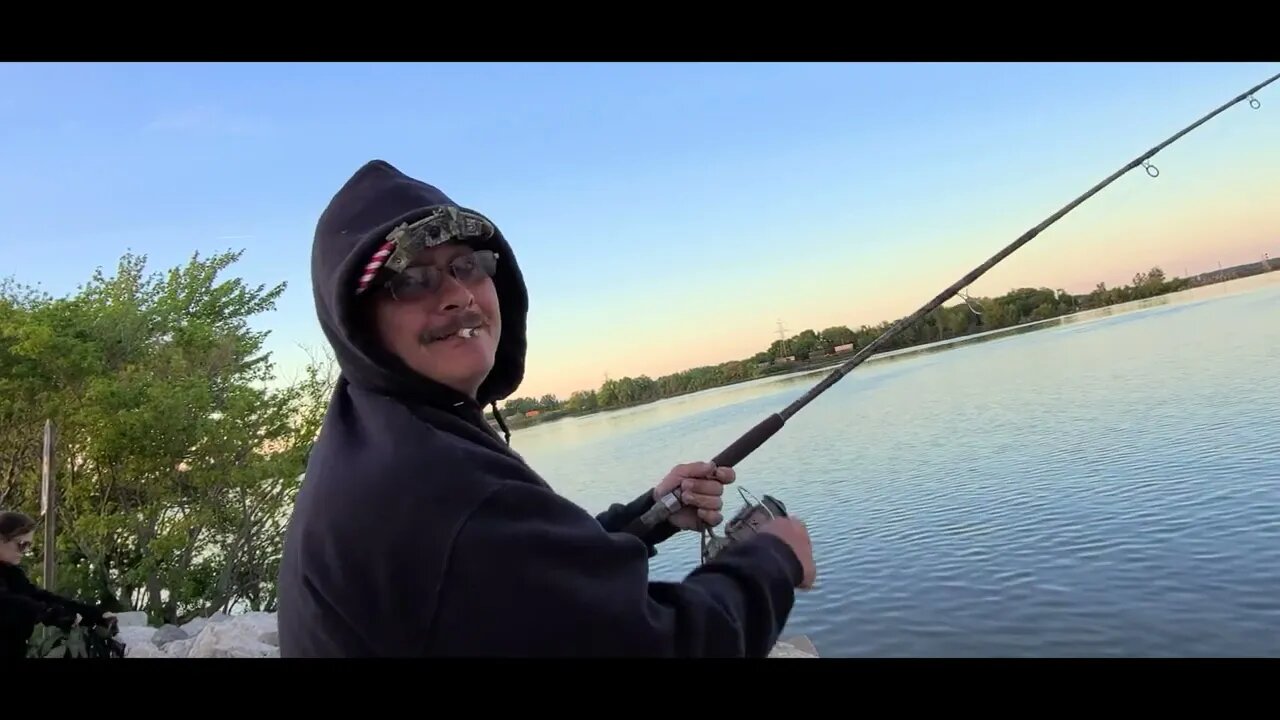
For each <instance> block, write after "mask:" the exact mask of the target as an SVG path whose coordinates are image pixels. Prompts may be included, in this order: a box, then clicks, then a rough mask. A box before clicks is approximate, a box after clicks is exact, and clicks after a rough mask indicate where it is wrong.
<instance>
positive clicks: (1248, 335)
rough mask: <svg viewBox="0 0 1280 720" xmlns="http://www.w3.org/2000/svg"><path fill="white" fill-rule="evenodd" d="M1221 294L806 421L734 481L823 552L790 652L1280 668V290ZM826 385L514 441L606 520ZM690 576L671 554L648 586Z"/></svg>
mask: <svg viewBox="0 0 1280 720" xmlns="http://www.w3.org/2000/svg"><path fill="white" fill-rule="evenodd" d="M1206 290H1208V289H1206ZM1214 292H1218V293H1219V294H1218V295H1211V296H1209V297H1208V299H1200V300H1196V301H1195V302H1187V303H1186V304H1184V305H1181V306H1176V308H1174V307H1170V306H1164V307H1160V308H1156V309H1154V310H1152V311H1146V312H1140V313H1134V314H1131V315H1127V316H1126V315H1117V316H1112V317H1110V318H1104V319H1100V320H1094V321H1091V322H1089V323H1086V324H1064V325H1061V326H1059V327H1055V328H1051V329H1047V330H1043V331H1040V332H1036V333H1028V334H1023V335H1016V336H1012V337H1007V338H1003V339H999V340H995V341H991V342H988V343H982V344H974V345H970V346H966V347H964V348H959V349H955V350H952V351H949V352H945V353H938V354H933V355H928V356H924V357H917V358H907V359H902V360H897V361H894V362H892V363H884V364H872V365H868V366H864V367H863V368H859V370H858V371H857V372H856V373H855V374H853V375H851V376H850V377H849V378H848V379H847V380H845V381H842V382H841V383H840V384H839V385H837V386H835V387H833V388H832V389H831V390H830V391H829V392H828V393H826V394H824V395H823V396H822V397H820V398H819V399H818V400H816V401H814V402H813V403H812V404H811V405H810V406H809V407H808V408H806V409H805V411H804V412H802V413H800V414H799V415H797V416H795V417H794V418H793V419H792V420H791V421H790V422H789V423H788V425H787V427H785V428H784V429H783V430H782V431H781V432H780V433H778V435H776V436H775V437H774V438H773V439H771V440H770V442H769V444H768V445H766V446H765V447H764V448H762V449H761V450H759V451H757V452H756V453H755V454H754V455H752V456H751V457H750V458H748V459H747V460H746V461H745V462H744V463H742V465H740V466H739V468H738V476H739V479H740V482H741V483H742V484H743V485H744V486H745V487H747V488H748V489H750V490H751V491H752V492H754V493H755V494H757V495H759V494H762V493H765V492H768V493H770V494H773V495H776V496H777V497H779V498H781V499H783V501H784V502H786V503H787V506H788V507H789V508H790V509H791V511H792V513H793V514H795V515H797V516H799V517H801V518H803V519H804V520H805V521H806V523H807V524H808V525H809V528H810V531H811V534H812V537H813V542H814V552H815V556H816V558H817V561H818V565H819V581H818V586H817V587H816V588H814V589H813V590H812V591H810V592H807V593H802V594H800V595H799V597H798V599H797V603H796V607H795V611H794V613H793V614H792V618H791V621H790V624H789V627H788V629H787V632H788V633H801V632H802V633H807V634H809V635H810V636H811V637H812V638H813V640H814V641H815V643H816V644H817V646H818V648H819V650H820V651H821V652H822V654H823V655H826V656H921V655H927V656H1153V657H1154V656H1162V657H1168V656H1185V655H1201V656H1230V655H1246V656H1280V631H1277V628H1280V436H1278V435H1277V434H1276V428H1277V427H1280V393H1277V392H1275V390H1274V386H1275V380H1274V373H1275V368H1277V367H1280V362H1276V361H1277V360H1280V355H1277V351H1276V348H1278V347H1280V323H1275V322H1267V323H1263V322H1259V321H1258V314H1259V313H1267V312H1269V313H1271V315H1273V316H1275V315H1277V313H1275V308H1277V307H1280V286H1274V285H1273V286H1267V287H1265V288H1263V289H1261V290H1256V291H1254V292H1252V293H1248V294H1236V295H1233V294H1227V293H1224V292H1221V291H1214ZM1197 297H1199V296H1193V297H1192V299H1193V300H1195V299H1196V298H1197ZM1175 309H1176V311H1174V310H1175ZM1246 309H1247V311H1246ZM816 380H817V376H811V377H808V378H802V379H800V380H790V379H784V380H781V381H777V384H776V386H773V387H772V389H770V386H769V385H768V384H767V383H766V384H763V385H755V386H752V387H751V388H747V389H743V390H736V391H732V392H728V391H725V392H722V393H721V394H720V395H716V396H714V398H718V399H716V400H715V401H714V402H712V401H711V400H705V401H699V400H689V401H687V402H686V404H685V405H682V406H680V407H681V408H683V409H680V410H678V411H677V410H672V409H665V410H663V409H655V410H653V411H651V412H653V413H656V414H655V415H653V416H652V417H659V418H661V422H658V421H656V420H653V421H651V420H646V418H647V417H650V416H646V415H645V414H644V412H632V413H631V414H629V415H627V416H626V417H627V418H628V419H627V420H626V421H625V422H626V423H630V424H619V425H616V426H609V427H611V428H613V429H612V430H611V431H610V432H603V431H601V432H597V433H596V434H595V435H590V436H586V435H584V436H582V437H583V438H586V439H579V440H575V441H573V442H569V441H567V440H557V441H556V442H551V441H550V440H546V441H544V443H543V444H541V445H539V444H538V441H537V439H536V438H537V436H536V435H525V436H524V437H522V436H521V435H520V434H517V437H516V441H517V445H518V446H519V447H520V448H521V451H522V452H524V453H525V454H526V456H527V457H529V458H530V460H531V462H533V464H534V466H535V467H538V468H539V469H540V470H542V471H543V473H544V474H545V475H547V476H548V477H549V478H551V479H552V481H553V482H555V483H556V484H557V486H558V487H561V488H562V489H563V490H564V491H567V492H568V493H569V494H570V495H572V496H573V497H574V498H575V499H576V500H578V501H579V502H582V503H583V504H584V505H586V506H587V507H590V508H595V509H599V508H602V507H603V506H604V505H605V504H607V503H609V502H615V501H617V500H619V499H625V498H629V497H632V496H634V494H635V491H636V488H637V487H643V486H644V485H646V484H651V483H652V482H655V481H656V480H657V478H658V477H660V476H661V474H662V473H663V472H665V470H666V468H667V467H669V466H670V465H672V464H674V463H676V462H683V461H686V460H689V459H693V458H698V457H705V456H707V455H710V454H713V453H714V452H716V451H718V450H719V449H720V448H721V447H723V446H724V445H725V444H726V443H727V442H728V441H730V440H732V439H733V438H734V437H736V436H737V435H738V434H739V433H741V432H743V431H744V430H746V429H747V428H749V427H751V426H752V425H754V424H755V423H756V422H757V421H759V419H760V418H761V417H763V416H764V415H765V414H767V413H768V412H772V411H774V410H777V409H779V408H781V407H782V406H783V405H785V403H786V402H789V401H790V400H791V399H793V398H795V397H797V396H799V395H800V394H801V393H803V392H804V391H805V390H807V389H808V388H809V387H811V385H812V383H813V382H815V381H816ZM734 393H739V394H737V395H735V394H734ZM734 398H737V399H734ZM699 403H702V404H699ZM605 417H607V416H605ZM588 420H589V421H590V420H592V419H588ZM597 422H598V423H604V422H605V421H603V420H601V421H597ZM608 422H612V423H623V421H621V420H609V421H608ZM584 423H588V421H584ZM588 426H589V423H588ZM567 427H568V426H566V428H567ZM557 432H564V433H568V432H569V430H567V429H566V430H563V431H557ZM574 432H577V431H576V430H575V431H574ZM583 432H586V431H583ZM547 436H548V437H551V435H550V433H548V434H547ZM525 438H529V440H528V446H526V445H524V444H522V443H524V442H525ZM601 467H609V468H611V470H610V472H609V473H608V475H609V477H610V479H608V480H606V481H603V482H602V481H601V474H600V472H599V468H601ZM613 478H616V479H613ZM737 504H738V500H737V497H736V494H735V495H733V496H731V500H730V506H731V509H736V507H737ZM696 558H697V538H696V537H695V536H693V535H692V534H685V535H682V536H680V537H677V538H675V539H673V540H671V541H669V542H668V543H666V544H665V545H664V546H663V547H662V549H661V553H660V554H659V555H658V557H657V558H655V559H654V563H653V571H654V575H655V577H662V578H678V577H681V576H682V575H683V574H684V573H686V572H688V570H690V569H691V568H692V567H693V565H694V563H695V562H696Z"/></svg>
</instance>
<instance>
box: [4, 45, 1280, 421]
mask: <svg viewBox="0 0 1280 720" xmlns="http://www.w3.org/2000/svg"><path fill="white" fill-rule="evenodd" d="M1277 71H1280V66H1276V65H1275V64H1251V63H1242V64H1233V63H1205V64H1177V63H1170V64H1157V63H1152V64H1105V63H1081V64H1055V63H1048V64H1031V63H1028V64H1020V63H1013V64H985V63H959V64H928V63H918V64H873V63H850V64H803V63H797V64H741V65H738V64H712V63H706V64H703V63H695V64H641V63H636V64H632V63H618V64H610V63H602V64H497V63H495V64H475V65H469V64H463V65H448V64H446V65H435V64H405V65H399V64H369V65H358V64H354V65H348V64H321V63H317V64H279V65H276V64H265V65H258V64H239V63H235V64H189V65H188V64H101V65H95V64H61V63H60V64H49V65H40V64H16V63H15V64H5V65H0V157H3V162H0V248H2V249H3V257H4V259H5V262H4V268H3V269H2V270H0V276H12V277H14V278H15V279H17V280H19V281H21V282H24V283H28V284H33V285H39V286H40V287H41V288H43V289H44V290H46V291H48V292H51V293H53V294H55V295H62V294H67V293H71V292H74V291H75V289H76V287H77V286H78V285H79V284H80V283H83V282H85V281H86V280H88V279H89V277H90V276H91V274H92V273H93V271H94V270H95V269H96V268H99V267H101V268H103V269H104V270H107V271H110V270H112V269H113V268H114V267H115V264H116V263H117V261H118V260H119V258H120V256H121V255H122V254H123V253H125V252H127V251H133V252H136V253H142V254H145V255H147V256H148V258H149V267H150V268H151V269H153V270H163V269H166V268H168V267H171V266H174V265H178V264H181V263H183V262H185V261H186V260H187V259H188V258H189V257H190V256H191V254H192V253H193V252H196V251H199V252H200V253H201V254H203V255H208V254H210V253H214V252H218V251H221V250H228V249H232V250H239V249H243V250H244V251H245V254H244V257H243V259H242V260H241V261H240V263H238V264H237V265H235V266H233V268H232V272H234V273H235V274H238V275H240V276H242V277H244V278H245V279H246V280H247V281H248V282H250V283H254V284H257V283H266V284H274V283H278V282H282V281H283V282H287V283H288V290H287V291H286V292H285V294H284V296H283V298H282V299H281V301H280V303H279V305H278V307H277V309H276V310H275V311H274V312H271V313H269V314H265V315H263V316H260V317H258V318H256V320H255V325H256V326H257V327H259V328H263V329H270V330H271V331H272V333H271V338H270V340H269V342H268V349H270V350H271V351H272V352H273V353H274V355H275V360H276V362H277V364H278V366H279V367H278V369H279V371H280V373H281V374H282V376H286V377H287V376H291V375H292V374H294V373H296V372H297V370H298V368H299V367H300V366H301V364H302V363H304V362H305V361H306V360H307V353H306V351H305V348H313V349H314V348H319V347H320V346H321V345H322V344H323V343H324V338H323V336H322V335H321V334H320V331H319V328H318V325H317V323H316V320H315V311H314V307H313V305H312V299H311V289H310V277H309V275H308V270H309V254H310V244H311V241H312V234H313V232H314V229H315V223H316V220H317V218H318V217H319V214H320V213H321V211H322V210H323V209H324V206H325V204H326V203H327V202H328V201H329V199H330V198H331V197H332V195H333V193H334V192H335V191H336V190H337V189H338V188H339V187H340V186H341V185H342V183H343V182H345V181H346V179H347V178H348V177H349V176H350V174H351V173H352V172H353V171H355V169H356V168H358V167H359V166H360V165H361V164H363V163H364V162H366V161H368V160H370V159H374V158H381V159H384V160H387V161H388V162H391V163H392V164H394V165H396V166H398V167H399V168H400V169H402V170H404V171H405V172H407V173H409V174H410V175H414V176H415V177H419V178H421V179H423V180H425V181H427V182H430V183H432V184H434V185H437V186H438V187H440V188H441V189H443V190H444V191H445V192H446V193H448V194H449V195H450V196H451V197H453V198H454V199H455V200H456V201H458V202H460V203H461V204H463V205H466V206H469V207H473V208H475V209H477V210H480V211H481V212H483V213H485V214H486V215H488V216H489V217H491V218H492V219H493V220H494V221H495V222H496V223H497V224H498V226H499V227H501V228H502V230H503V232H504V233H505V234H506V236H507V238H508V239H509V240H510V241H511V242H512V244H513V245H514V247H515V250H516V253H517V255H518V257H519V261H520V263H521V266H522V268H523V270H524V272H525V276H526V280H527V281H528V284H529V290H530V294H531V308H530V319H529V339H530V342H529V345H530V349H529V360H528V371H527V374H526V381H525V385H524V386H523V387H522V388H521V389H520V390H519V392H518V394H520V395H535V396H536V395H541V394H544V393H555V394H557V395H559V396H560V397H561V398H565V397H567V396H568V395H569V393H570V392H572V391H573V390H577V389H586V388H594V387H597V386H599V384H600V382H601V381H602V380H603V379H604V376H605V374H606V373H608V375H609V376H610V377H615V378H617V377H622V376H624V375H633V376H634V375H639V374H648V375H649V376H651V377H657V376H659V375H662V374H665V373H668V372H673V371H677V370H682V369H685V368H688V367H692V366H695V365H700V364H707V363H717V362H722V361H725V360H732V359H741V358H744V357H748V356H750V355H752V354H754V353H756V352H758V351H760V350H763V349H765V348H766V347H767V346H768V345H769V343H770V342H772V341H773V340H775V339H776V329H777V324H778V321H779V320H781V321H782V323H783V324H784V325H785V326H786V328H787V329H788V330H789V331H790V332H791V333H795V332H799V331H800V330H803V329H805V328H812V329H814V330H821V329H822V328H825V327H828V326H831V325H840V324H844V325H849V326H851V327H855V328H856V327H857V326H858V325H861V324H863V323H867V324H874V323H877V322H879V321H881V320H891V319H896V318H897V317H900V316H902V315H904V314H906V313H909V312H910V311H912V310H914V309H915V308H916V307H918V306H919V305H920V304H922V303H923V302H924V301H926V300H928V299H929V298H931V297H933V296H934V295H935V294H936V293H937V292H938V291H939V290H941V289H942V288H943V287H944V286H946V285H948V284H949V283H951V282H952V281H954V280H955V279H956V278H958V277H960V276H961V275H963V274H964V273H965V272H967V271H968V270H969V269H970V268H971V267H973V266H974V265H977V264H978V263H979V262H981V261H982V260H984V259H986V258H987V257H988V256H990V255H991V254H992V253H994V252H995V251H996V250H998V249H999V248H1000V247H1002V246H1004V245H1005V244H1007V243H1008V242H1010V241H1012V240H1013V239H1014V238H1016V237H1017V236H1018V235H1020V234H1022V233H1023V232H1025V231H1026V230H1028V229H1029V228H1031V227H1033V226H1034V225H1036V224H1037V223H1039V222H1040V221H1041V220H1043V219H1044V218H1045V217H1046V216H1048V215H1049V214H1051V213H1052V212H1054V211H1055V210H1057V209H1058V208H1059V207H1061V206H1062V205H1064V204H1066V203H1067V202H1069V201H1070V200H1072V199H1073V198H1075V197H1076V196H1077V195H1079V194H1080V193H1082V192H1084V191H1085V190H1087V189H1088V188H1089V187H1091V186H1092V185H1093V184H1095V183H1097V182H1098V181H1100V180H1102V179H1103V178H1105V177H1106V176H1108V175H1109V174H1111V173H1112V172H1114V171H1115V170H1116V169H1118V168H1119V167H1121V166H1122V165H1123V164H1124V163H1126V162H1128V161H1129V160H1131V159H1133V158H1134V157H1135V156H1137V155H1139V154H1140V153H1142V152H1143V151H1145V150H1147V149H1148V148H1150V147H1152V146H1153V145H1155V144H1157V143H1158V142H1160V141H1162V140H1164V139H1165V138H1166V137H1168V136H1169V135H1170V134H1172V133H1173V132H1176V131H1177V130H1179V129H1180V128H1182V127H1183V126H1185V125H1187V124H1188V123H1190V122H1192V121H1194V120H1196V119H1197V118H1198V117H1200V116H1201V115H1203V114H1204V113H1206V112H1208V111H1210V110H1212V109H1213V108H1215V107H1217V106H1218V105H1220V104H1222V103H1223V102H1225V101H1227V100H1230V99H1231V98H1233V97H1235V96H1236V95H1237V94H1239V93H1240V92H1242V91H1244V90H1246V89H1248V88H1249V87H1252V86H1253V85H1255V84H1257V83H1259V82H1261V81H1263V80H1265V79H1266V78H1267V77H1269V76H1271V75H1273V74H1275V73H1276V72H1277ZM1258 100H1260V101H1261V103H1262V106H1261V109H1259V110H1254V109H1252V108H1250V107H1249V105H1248V104H1247V103H1241V104H1239V105H1237V106H1235V107H1233V108H1231V109H1230V110H1228V111H1227V112H1226V113H1224V114H1223V115H1220V116H1219V117H1217V118H1215V119H1213V120H1212V121H1210V122H1209V123H1207V124H1206V125H1204V126H1201V127H1200V128H1198V129H1196V130H1194V131H1192V132H1191V133H1190V134H1189V135H1187V136H1186V137H1184V138H1182V139H1181V140H1180V141H1179V142H1177V143H1176V144H1174V145H1173V146H1171V147H1169V148H1167V149H1165V150H1164V151H1162V152H1161V153H1160V154H1159V155H1157V156H1156V157H1155V159H1154V160H1153V162H1154V164H1155V165H1156V166H1157V167H1158V168H1159V170H1160V176H1159V177H1158V178H1156V179H1152V178H1150V177H1148V176H1147V174H1146V173H1145V172H1143V170H1142V169H1141V168H1138V169H1136V170H1134V171H1132V172H1131V173H1129V174H1128V175H1126V176H1125V177H1123V178H1122V179H1120V180H1119V181H1117V182H1116V183H1114V184H1113V185H1111V186H1110V187H1108V188H1107V189H1105V190H1104V191H1103V192H1102V193H1100V194H1099V195H1097V196H1096V197H1094V198H1093V199H1091V200H1089V201H1088V202H1087V203H1086V204H1084V205H1083V206H1081V207H1080V208H1078V209H1077V210H1075V211H1073V212H1072V213H1071V214H1069V215H1067V216H1066V217H1065V218H1064V219H1062V220H1061V221H1060V222H1058V223H1057V224H1055V225H1054V226H1052V227H1051V228H1050V229H1049V230H1047V231H1046V232H1044V233H1043V234H1042V235H1041V236H1040V237H1039V238H1037V239H1035V240H1033V241H1032V243H1031V244H1029V245H1027V246H1026V247H1024V248H1023V249H1021V250H1019V251H1018V252H1017V253H1015V254H1014V255H1013V256H1012V257H1010V258H1009V259H1008V260H1007V261H1005V262H1004V263H1002V264H1001V265H999V266H997V267H996V268H995V269H993V270H992V271H991V272H989V273H988V274H987V275H986V276H984V277H983V278H981V279H980V280H979V281H978V282H977V283H975V285H974V286H973V287H972V288H970V293H971V294H974V295H990V294H1000V293H1003V292H1005V291H1007V290H1008V289H1010V288H1011V287H1015V286H1046V287H1052V288H1064V289H1067V290H1069V291H1073V292H1087V291H1089V290H1091V289H1092V288H1093V287H1094V285H1095V284H1096V283H1098V282H1100V281H1101V282H1106V283H1107V284H1108V285H1116V284H1123V283H1126V282H1128V281H1129V280H1130V279H1131V278H1132V277H1133V275H1134V274H1135V273H1137V272H1140V271H1145V270H1147V269H1149V268H1150V267H1152V266H1153V265H1159V266H1161V267H1163V268H1164V270H1165V271H1166V273H1168V274H1170V275H1181V274H1183V273H1184V272H1190V273H1197V272H1202V271H1205V270H1209V269H1213V268H1216V267H1217V265H1218V263H1219V262H1220V263H1221V264H1222V265H1223V266H1227V265H1234V264H1238V263H1242V262H1250V261H1257V260H1259V259H1261V257H1262V254H1263V253H1264V252H1268V253H1270V255H1271V257H1273V258H1275V257H1280V201H1277V198H1280V83H1277V84H1275V85H1272V86H1270V87H1269V88H1267V89H1265V90H1263V91H1262V92H1261V93H1259V95H1258Z"/></svg>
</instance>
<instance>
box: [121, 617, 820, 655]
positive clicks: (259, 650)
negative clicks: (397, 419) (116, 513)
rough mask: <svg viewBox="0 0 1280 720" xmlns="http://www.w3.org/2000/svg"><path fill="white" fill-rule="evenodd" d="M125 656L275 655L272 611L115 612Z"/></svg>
mask: <svg viewBox="0 0 1280 720" xmlns="http://www.w3.org/2000/svg"><path fill="white" fill-rule="evenodd" d="M117 625H118V627H119V628H120V634H119V635H117V636H116V640H119V641H120V642H122V643H124V645H125V657H126V658H178V659H181V658H278V657H280V640H279V635H278V634H277V631H276V614H275V613H266V612H249V613H243V614H238V615H227V614H225V613H221V612H218V613H214V614H213V615H211V616H209V617H207V618H195V619H194V620H190V621H188V622H186V623H184V624H182V625H162V626H160V627H153V626H150V625H148V624H147V614H146V613H144V612H128V613H120V614H119V615H118V616H117ZM769 657H771V658H796V657H802V658H816V657H818V655H817V652H816V651H815V650H814V648H813V644H812V643H810V642H809V641H808V639H807V638H805V637H803V636H801V637H798V638H790V639H787V640H782V641H779V642H778V644H777V645H775V646H774V648H773V652H771V653H769Z"/></svg>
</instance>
